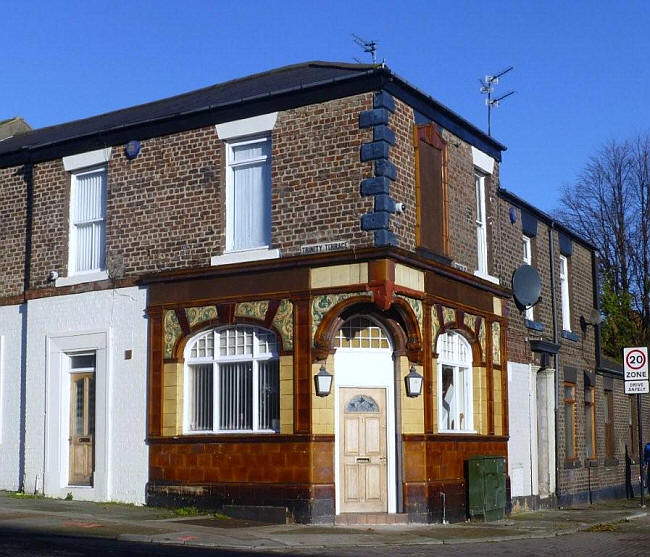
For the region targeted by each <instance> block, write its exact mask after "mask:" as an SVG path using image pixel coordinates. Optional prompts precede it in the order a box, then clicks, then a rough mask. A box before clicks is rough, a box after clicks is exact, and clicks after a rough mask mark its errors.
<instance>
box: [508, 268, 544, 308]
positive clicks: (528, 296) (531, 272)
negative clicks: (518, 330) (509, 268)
mask: <svg viewBox="0 0 650 557" xmlns="http://www.w3.org/2000/svg"><path fill="white" fill-rule="evenodd" d="M541 292H542V283H541V281H540V279H539V274H538V273H537V270H536V269H535V267H533V266H532V265H520V266H519V268H517V270H516V271H515V272H514V273H513V275H512V294H513V295H514V297H515V303H516V304H517V307H518V308H519V309H525V308H529V307H532V306H534V305H535V304H536V303H537V302H539V299H540V298H539V295H540V293H541Z"/></svg>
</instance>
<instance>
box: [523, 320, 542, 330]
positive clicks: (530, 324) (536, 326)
mask: <svg viewBox="0 0 650 557" xmlns="http://www.w3.org/2000/svg"><path fill="white" fill-rule="evenodd" d="M524 324H525V325H526V328H527V329H532V330H533V331H538V332H540V333H541V332H542V331H543V330H544V325H542V324H541V323H540V322H539V321H533V320H531V319H524Z"/></svg>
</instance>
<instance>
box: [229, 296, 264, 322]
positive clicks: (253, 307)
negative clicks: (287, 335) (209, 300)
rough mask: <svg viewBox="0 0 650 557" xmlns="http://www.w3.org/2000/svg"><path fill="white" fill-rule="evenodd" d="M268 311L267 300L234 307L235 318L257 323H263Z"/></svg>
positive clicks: (243, 303) (239, 304)
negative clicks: (253, 320)
mask: <svg viewBox="0 0 650 557" xmlns="http://www.w3.org/2000/svg"><path fill="white" fill-rule="evenodd" d="M268 309H269V302H268V300H259V301H257V302H240V303H238V304H237V305H236V306H235V317H247V318H248V319H257V320H258V321H264V318H265V317H266V312H267V310H268Z"/></svg>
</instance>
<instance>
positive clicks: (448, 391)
mask: <svg viewBox="0 0 650 557" xmlns="http://www.w3.org/2000/svg"><path fill="white" fill-rule="evenodd" d="M437 352H438V381H437V383H438V431H441V432H445V431H473V430H474V416H473V392H472V349H471V346H470V345H469V343H468V342H467V340H465V338H464V337H463V336H462V335H460V334H458V333H455V332H453V331H450V332H448V333H444V334H442V335H440V336H439V337H438V343H437Z"/></svg>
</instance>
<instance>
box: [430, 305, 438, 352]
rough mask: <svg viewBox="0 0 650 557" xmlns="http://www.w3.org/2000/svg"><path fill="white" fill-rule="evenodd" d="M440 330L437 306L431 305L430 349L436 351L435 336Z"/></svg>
mask: <svg viewBox="0 0 650 557" xmlns="http://www.w3.org/2000/svg"><path fill="white" fill-rule="evenodd" d="M439 330H440V322H439V321H438V306H432V307H431V350H433V352H434V353H435V352H436V337H437V336H438V331H439Z"/></svg>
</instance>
